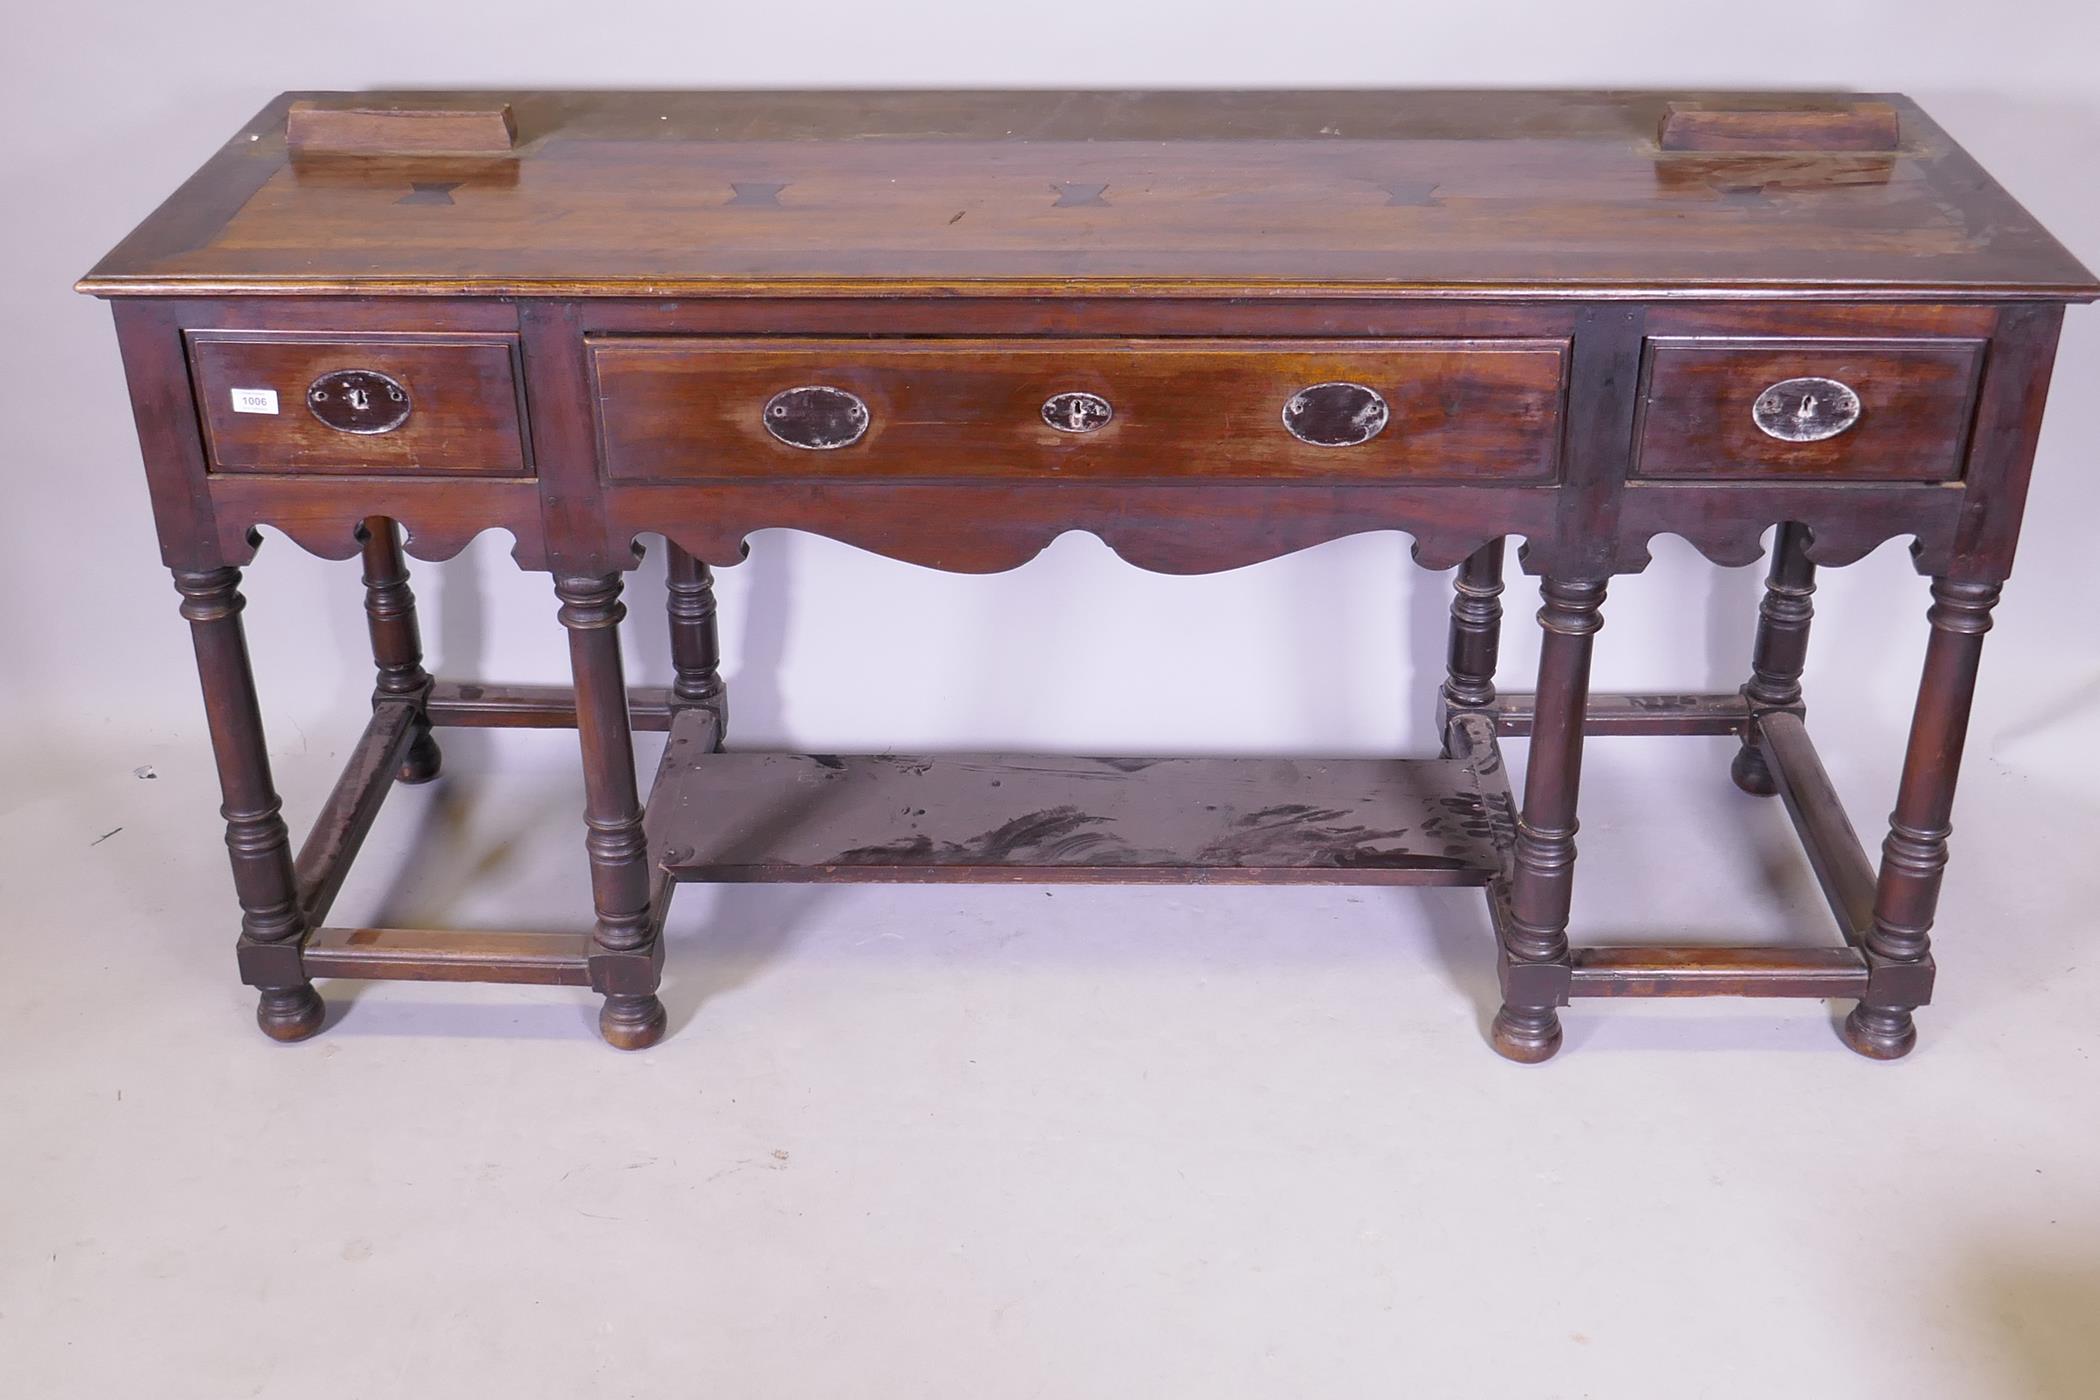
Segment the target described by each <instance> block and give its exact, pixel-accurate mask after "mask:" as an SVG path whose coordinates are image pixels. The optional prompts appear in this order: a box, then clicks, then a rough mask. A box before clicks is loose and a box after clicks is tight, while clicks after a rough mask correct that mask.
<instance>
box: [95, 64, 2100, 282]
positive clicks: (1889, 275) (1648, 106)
mask: <svg viewBox="0 0 2100 1400" xmlns="http://www.w3.org/2000/svg"><path fill="white" fill-rule="evenodd" d="M301 100H303V101H307V102H312V103H316V104H319V105H320V106H321V107H322V108H324V109H345V108H358V107H368V108H369V107H380V108H383V107H387V106H397V107H411V108H439V109H444V108H451V109H459V110H471V109H482V110H493V109H498V108H500V107H502V106H504V105H506V104H507V105H508V107H509V108H510V109H511V111H512V113H513V114H514V122H515V130H516V135H515V144H514V145H513V146H511V147H510V148H509V149H507V150H500V151H494V152H485V153H482V154H424V155H406V154H401V153H398V152H384V151H383V152H378V153H374V152H372V151H365V152H362V153H359V152H355V151H352V152H348V153H346V152H344V151H342V150H324V149H317V148H316V149H308V148H301V149H299V150H297V151H295V150H293V149H292V148H290V147H289V146H288V144H287V139H286V130H285V128H286V117H287V113H288V112H289V111H290V110H291V108H292V104H293V103H294V102H295V101H301ZM1673 102H1674V103H1678V104H1681V106H1682V109H1683V110H1686V111H1688V112H1690V113H1692V116H1691V118H1689V119H1688V120H1689V124H1688V125H1687V126H1686V127H1685V128H1684V130H1685V131H1686V132H1688V133H1689V136H1690V140H1691V142H1692V144H1695V145H1699V144H1704V145H1705V146H1706V148H1705V149H1690V150H1685V149H1668V148H1666V145H1667V143H1665V142H1664V141H1662V140H1660V139H1659V132H1660V131H1661V128H1662V124H1663V121H1664V118H1665V117H1666V116H1667V115H1668V114H1669V111H1670V110H1671V108H1670V104H1672V103H1673ZM1758 107H1763V108H1768V109H1775V110H1780V109H1783V111H1802V110H1806V111H1809V112H1811V113H1814V112H1816V111H1818V110H1824V111H1826V112H1828V113H1835V114H1837V117H1838V119H1837V125H1835V126H1832V127H1830V128H1828V130H1829V131H1831V132H1835V133H1836V134H1835V135H1834V136H1831V137H1830V139H1829V141H1828V143H1827V144H1824V145H1821V146H1819V145H1818V142H1819V140H1822V138H1821V137H1819V136H1817V135H1815V134H1813V133H1811V134H1810V135H1809V136H1808V137H1806V138H1803V137H1802V136H1801V134H1800V133H1799V132H1798V131H1792V130H1790V128H1789V126H1788V123H1787V119H1786V118H1785V116H1784V115H1783V111H1782V115H1780V116H1779V117H1776V118H1775V119H1774V122H1775V124H1774V125H1773V126H1772V127H1771V128H1770V129H1771V130H1772V131H1773V132H1775V133H1777V134H1776V135H1775V136H1774V137H1773V138H1772V139H1770V140H1768V141H1767V140H1761V139H1760V138H1757V137H1756V136H1755V135H1754V127H1755V124H1754V123H1753V136H1752V138H1751V139H1749V140H1747V141H1746V140H1745V139H1743V138H1742V137H1741V136H1740V134H1736V135H1731V134H1730V131H1729V130H1728V128H1727V122H1726V120H1725V119H1724V120H1723V121H1721V122H1720V123H1719V124H1718V125H1717V126H1716V127H1714V128H1712V129H1709V128H1707V127H1706V126H1703V125H1702V124H1701V122H1700V120H1699V118H1698V115H1697V114H1698V113H1699V112H1700V111H1701V110H1702V109H1713V110H1722V111H1727V110H1730V109H1743V108H1751V109H1755V108H1758ZM1856 110H1868V111H1879V112H1880V113H1881V114H1882V116H1883V117H1884V118H1886V119H1888V120H1889V123H1890V130H1891V132H1892V133H1893V140H1892V141H1891V142H1888V143H1885V144H1888V145H1890V146H1891V148H1890V149H1874V148H1873V146H1874V142H1873V140H1872V139H1871V133H1869V134H1868V139H1866V140H1864V141H1862V140H1861V139H1859V138H1860V132H1858V131H1856V130H1851V129H1849V128H1845V119H1844V118H1843V114H1844V113H1846V112H1848V111H1856ZM1867 124H1868V125H1871V121H1870V122H1868V123H1867ZM1760 146H1762V147H1763V148H1758V147H1760ZM1835 147H1847V148H1845V149H1837V148H1835ZM81 286H82V289H83V290H86V291H90V292H94V293H97V294H101V295H149V294H150V295H185V294H246V293H271V294H298V293H318V294H341V293H353V294H375V295H377V294H407V295H447V296H449V295H469V296H473V295H527V296H529V295H556V296H681V295H702V294H709V293H739V292H742V293H750V292H765V293H769V294H783V293H784V294H790V295H794V294H805V293H808V294H844V295H858V294H874V295H893V294H922V293H928V292H956V293H963V294H991V295H1001V294H1006V295H1014V294H1029V293H1032V292H1058V293H1072V292H1075V291H1076V292H1083V293H1090V294H1102V295H1132V294H1137V295H1147V294H1159V293H1169V294H1173V293H1196V294H1236V293H1248V294H1265V293H1290V292H1303V291H1317V292H1319V293H1322V294H1331V293H1344V294H1353V293H1359V292H1361V293H1372V294H1403V295H1415V296H1449V297H1468V296H1471V297H1508V296H1521V297H1526V298H1533V297H1541V296H1575V297H1594V296H1606V295H1623V296H1636V297H1644V298H1653V297H1670V296H1713V295H1742V294H1748V295H1789V296H1824V297H1842V298H1846V299H1868V298H1903V299H1923V298H1931V299H1942V300H1945V299H1977V300H1992V301H2004V300H2008V299H2018V298H2040V299H2048V300H2084V299H2091V298H2093V297H2094V296H2096V295H2100V283H2096V282H2095V279H2094V277H2093V274H2092V273H2091V272H2089V271H2087V270H2086V269H2085V268H2084V267H2083V266H2081V265H2080V263H2079V262H2078V260H2077V259H2076V258H2074V257H2072V256H2071V254H2070V253H2069V252H2067V251H2066V250H2065V249H2064V248H2063V246H2062V245H2061V244H2059V243H2058V242H2057V241H2056V240H2055V239H2054V238H2052V237H2051V236H2050V235H2049V234H2048V233H2047V232H2046V231H2044V230H2043V229H2042V228H2041V226H2040V225H2039V224H2037V223H2036V221H2035V220H2034V218H2033V216H2031V215H2030V214H2029V213H2028V212H2027V211H2026V210H2025V209H2023V208H2022V207H2021V206H2020V205H2019V203H2018V202H2017V201H2016V200H2014V199H2013V198H2012V196H2011V195H2009V194H2007V193H2006V191H2005V190H2004V189H2003V188H2001V187H2000V186H1999V185H1998V184H1997V183H1996V182H1995V181H1993V180H1992V179H1991V177H1990V176H1989V175H1987V174H1986V173H1985V172H1984V171H1983V170H1982V169H1981V168H1980V167H1979V166H1978V165H1977V163H1976V162H1975V161H1974V160H1973V159H1971V158H1970V156H1969V155H1968V154H1967V153H1966V152H1965V151H1963V150H1962V148H1961V147H1960V146H1959V145H1957V144H1956V143H1955V142H1954V141H1953V140H1952V139H1951V138H1950V137H1948V135H1947V134H1946V133H1945V132H1944V131H1942V130H1941V129H1940V127H1939V126H1938V125H1937V124H1936V123H1934V122H1933V121H1932V119H1931V118H1929V117H1928V116H1926V115H1925V114H1924V112H1923V111H1921V110H1920V109H1919V108H1918V106H1917V105H1916V104H1915V103H1913V102H1911V101H1910V100H1909V99H1907V98H1903V97H1878V98H1862V97H1860V96H1858V95H1837V94H1824V95H1815V94H1786V95H1784V96H1780V95H1769V94H1768V95H1762V96H1759V95H1743V94H1734V95H1730V94H1713V93H1706V94H1700V93H1608V92H1469V93H1468V92H1237V93H1224V92H1155V93H1142V92H1068V93H1060V92H1035V93H991V92H975V93H936V92H927V93H905V92H885V93H867V92H857V93H837V92H834V93H777V92H776V93H732V92H705V93H700V92H679V93H632V92H626V93H610V92H595V93H581V92H500V93H495V92H490V93H463V92H453V93H355V94H348V93H332V94H331V93H288V94H285V95H284V96H281V97H279V98H278V99H277V100H276V101H274V102H272V103H271V104H270V105H269V106H268V107H267V108H265V109H264V110H263V111H262V112H261V113H260V114H258V115H257V116H256V118H255V119H254V120H253V121H252V122H250V123H249V124H248V125H247V126H245V127H244V128H242V130H241V131H240V132H238V133H237V134H236V135H235V136H234V138H233V139H232V140H231V141H229V142H228V143H227V145H226V146H225V147H224V148H223V149H222V150H220V151H219V152H218V154H217V155H215V156H213V157H212V158H211V160H210V161H209V162H208V163H207V164H206V165H205V166H204V168H203V169H202V170H200V171H199V172H198V174H197V175H196V176H195V177H194V178H192V179H191V180H190V181H189V182H188V183H187V184H185V185H184V186H183V187H182V188H181V189H180V190H179V191H178V192H177V193H176V194H175V195H174V196H173V197H172V198H171V199H169V200H168V201H167V203H165V204H164V205H162V206H161V208H160V209H159V210H158V211H156V212H155V213H154V214H153V215H152V216H151V217H150V218H149V219H147V221H146V222H145V223H144V224H143V225H141V226H140V228H139V229H138V230H137V231H136V232H135V233H133V234H132V235H131V236H130V237H129V238H127V239H125V240H124V242H123V243H122V244H121V245H119V246H118V248H117V249H116V250H115V251H113V252H112V253H111V254H110V255H109V256H108V257H107V258H105V259H104V260H103V262H102V263H101V264H100V266H98V267H97V268H96V269H95V270H94V272H92V273H91V274H90V275H89V276H88V277H87V278H86V279H84V280H83V282H82V283H81Z"/></svg>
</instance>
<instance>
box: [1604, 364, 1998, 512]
mask: <svg viewBox="0 0 2100 1400" xmlns="http://www.w3.org/2000/svg"><path fill="white" fill-rule="evenodd" d="M1983 349H1984V342H1983V341H1981V340H1967V339H1936V340H1909V341H1906V340H1871V341H1867V340H1862V341H1834V340H1820V339H1816V340H1810V339H1792V340H1789V339H1755V340H1750V339H1721V338H1704V337H1696V338H1695V337H1684V338H1669V337H1664V338H1656V339H1651V340H1650V341H1649V342H1648V346H1647V354H1646V364H1645V365H1644V367H1643V374H1642V383H1643V394H1642V400H1641V427H1640V433H1639V437H1640V444H1639V449H1638V451H1637V453H1636V455H1635V462H1634V475H1635V476H1637V477H1641V478H1645V479H1651V480H1688V481H1745V480H1756V479H1759V478H1770V479H1824V480H1840V481H1842V480H1855V481H1884V482H1890V481H1921V482H1934V481H1953V480H1956V479H1958V478H1959V477H1960V476H1961V472H1962V459H1963V456H1964V454H1965V453H1966V450H1967V445H1968V436H1969V422H1970V419H1971V417H1972V416H1973V413H1974V409H1975V397H1976V384H1977V378H1978V374H1979V371H1980V370H1981V368H1982V365H1983Z"/></svg>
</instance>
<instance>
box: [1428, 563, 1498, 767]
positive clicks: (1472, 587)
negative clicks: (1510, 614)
mask: <svg viewBox="0 0 2100 1400" xmlns="http://www.w3.org/2000/svg"><path fill="white" fill-rule="evenodd" d="M1502 552H1503V541H1501V540H1494V541H1492V542H1490V543H1488V544H1486V545H1483V546H1481V548H1480V549H1479V550H1477V551H1475V552H1474V553H1473V554H1471V555H1469V556H1467V558H1466V562H1465V563H1463V564H1461V565H1459V566H1458V573H1457V575H1456V576H1455V577H1454V578H1453V580H1452V591H1451V634H1450V641H1449V644H1448V646H1447V647H1446V649H1445V670H1444V688H1443V691H1442V693H1441V696H1440V700H1441V703H1442V707H1443V708H1442V711H1441V713H1440V716H1439V719H1438V723H1437V731H1438V732H1439V733H1440V734H1441V733H1442V732H1443V731H1444V730H1446V729H1447V728H1448V727H1449V720H1450V717H1451V716H1452V715H1453V714H1456V713H1460V712H1463V711H1473V710H1485V709H1489V708H1490V707H1492V706H1493V705H1494V703H1495V665H1496V661H1497V658H1498V656H1499V655H1500V652H1501V647H1502ZM1447 756H1448V755H1447Z"/></svg>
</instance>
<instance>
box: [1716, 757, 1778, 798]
mask: <svg viewBox="0 0 2100 1400" xmlns="http://www.w3.org/2000/svg"><path fill="white" fill-rule="evenodd" d="M1728 776H1729V777H1731V778H1733V779H1735V785H1736V786H1737V787H1739V788H1741V789H1742V790H1743V791H1744V792H1747V793H1749V794H1750V795H1751V796H1752V797H1777V796H1778V795H1779V782H1778V780H1777V779H1775V778H1774V777H1773V776H1772V770H1771V768H1770V767H1769V766H1768V765H1767V764H1766V763H1765V755H1764V751H1763V750H1762V749H1759V748H1757V747H1756V746H1754V745H1751V744H1745V745H1743V747H1741V748H1739V749H1737V750H1736V751H1735V762H1733V763H1731V764H1729V765H1728Z"/></svg>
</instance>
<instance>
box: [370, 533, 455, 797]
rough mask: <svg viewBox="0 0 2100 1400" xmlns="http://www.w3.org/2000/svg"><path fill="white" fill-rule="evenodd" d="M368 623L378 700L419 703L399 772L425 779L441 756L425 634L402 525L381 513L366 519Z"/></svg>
mask: <svg viewBox="0 0 2100 1400" xmlns="http://www.w3.org/2000/svg"><path fill="white" fill-rule="evenodd" d="M364 556H365V622H366V630H367V631H368V632H370V634H371V637H372V663H373V665H374V667H375V668H376V670H377V672H378V674H377V676H376V677H375V679H374V681H373V691H372V696H373V700H374V703H380V704H383V703H385V702H386V701H388V700H401V699H406V700H408V701H409V702H410V703H411V704H413V705H414V706H415V709H416V718H415V725H414V728H415V735H414V738H413V739H412V740H411V741H410V743H409V746H408V751H407V752H406V753H404V754H403V755H402V758H401V769H400V772H399V773H398V774H397V775H396V776H397V777H398V778H399V779H400V781H402V782H404V783H427V782H429V781H430V780H431V779H433V778H435V777H436V776H437V775H438V769H439V768H440V767H441V766H442V765H443V762H444V760H443V757H442V755H440V754H439V752H438V746H437V740H435V739H433V738H432V737H431V735H430V720H429V718H428V717H427V716H425V715H424V714H423V713H422V707H423V700H424V698H425V697H426V696H428V695H429V693H430V673H429V672H428V671H426V670H424V669H423V634H422V630H421V629H420V628H419V627H418V626H417V625H416V595H415V594H414V593H413V592H411V591H410V590H409V586H408V564H407V562H406V561H405V560H403V559H402V557H401V527H400V526H398V525H396V524H395V523H394V522H393V521H391V520H389V519H387V518H386V517H385V516H383V515H375V516H373V517H372V518H371V519H370V520H367V521H366V522H365V549H364Z"/></svg>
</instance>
